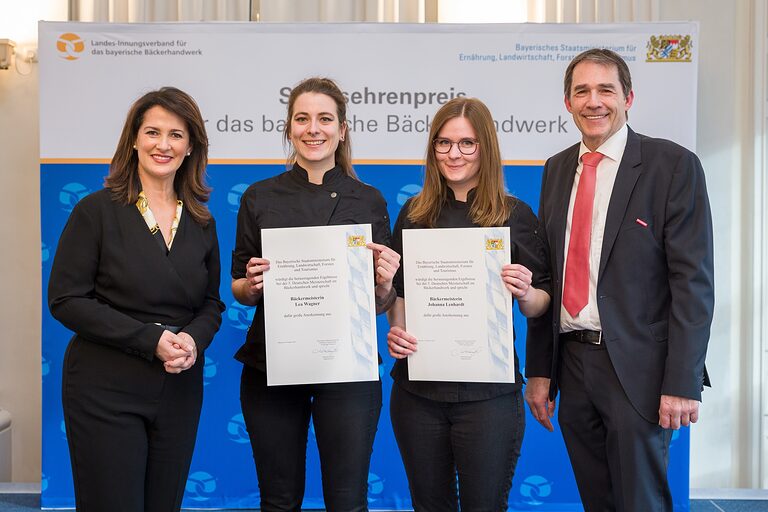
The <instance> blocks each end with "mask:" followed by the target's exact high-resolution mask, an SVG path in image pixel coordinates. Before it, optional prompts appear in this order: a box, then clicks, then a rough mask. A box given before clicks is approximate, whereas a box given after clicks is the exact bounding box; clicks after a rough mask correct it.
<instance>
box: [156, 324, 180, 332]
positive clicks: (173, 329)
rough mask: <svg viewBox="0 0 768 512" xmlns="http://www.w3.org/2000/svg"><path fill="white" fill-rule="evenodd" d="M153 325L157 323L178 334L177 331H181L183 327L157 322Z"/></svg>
mask: <svg viewBox="0 0 768 512" xmlns="http://www.w3.org/2000/svg"><path fill="white" fill-rule="evenodd" d="M155 325H159V326H160V327H162V328H163V329H165V330H166V331H171V332H172V333H173V334H179V332H181V330H182V329H183V327H179V326H178V325H168V324H158V323H156V324H155Z"/></svg>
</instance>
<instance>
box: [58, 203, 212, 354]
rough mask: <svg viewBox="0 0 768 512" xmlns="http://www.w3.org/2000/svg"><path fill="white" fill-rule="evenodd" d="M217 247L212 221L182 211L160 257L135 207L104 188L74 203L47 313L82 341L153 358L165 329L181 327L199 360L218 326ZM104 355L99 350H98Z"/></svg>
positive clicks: (60, 251) (62, 239)
mask: <svg viewBox="0 0 768 512" xmlns="http://www.w3.org/2000/svg"><path fill="white" fill-rule="evenodd" d="M219 280H220V263H219V244H218V239H217V237H216V225H215V223H214V221H213V220H211V222H210V223H209V224H208V225H207V226H205V227H203V226H201V225H200V224H198V223H196V222H195V221H194V220H193V219H192V217H191V216H190V215H189V212H187V211H185V212H184V214H183V215H182V216H181V219H180V222H179V227H178V230H177V232H176V236H175V238H174V241H173V245H172V246H171V250H170V252H169V253H168V254H167V255H166V254H165V251H163V248H162V247H160V245H159V244H158V242H157V240H156V239H155V238H154V237H153V235H152V234H151V233H150V231H149V228H147V224H146V223H145V222H144V219H143V218H142V216H141V214H140V213H139V210H138V208H136V205H133V204H130V205H122V204H118V203H116V202H114V201H112V199H111V198H110V195H109V191H108V190H106V189H102V190H100V191H98V192H95V193H93V194H91V195H89V196H88V197H85V198H83V199H82V200H81V201H80V202H79V203H78V204H77V206H75V208H74V210H73V211H72V214H71V215H70V217H69V219H68V220H67V225H66V226H65V227H64V231H63V232H62V234H61V238H60V239H59V245H58V248H57V250H56V257H55V259H54V262H53V268H52V270H51V277H50V282H49V286H48V303H49V306H50V309H51V314H53V316H54V317H55V318H56V319H57V320H59V321H60V322H61V323H62V324H64V326H65V327H67V328H68V329H71V330H72V331H75V333H77V336H78V337H80V338H82V339H83V340H87V341H89V342H92V343H96V344H99V345H102V346H108V347H112V348H114V349H117V350H119V351H122V352H123V353H125V354H129V355H131V356H134V357H135V356H138V357H140V358H143V359H144V360H148V361H152V360H153V358H154V352H155V347H156V346H157V342H158V340H159V339H160V335H161V334H162V332H163V328H162V327H160V326H159V325H156V324H155V323H156V322H157V323H162V324H168V325H174V326H179V327H182V328H183V329H182V330H183V331H185V332H187V333H188V334H189V335H190V336H192V338H194V340H195V343H196V344H197V348H198V351H199V354H198V359H202V357H203V355H202V351H203V350H205V348H206V347H207V346H208V345H209V344H210V342H211V340H212V339H213V335H214V334H215V333H216V331H217V330H218V328H219V325H220V324H221V312H222V311H223V309H224V305H223V303H222V302H221V300H219ZM101 353H103V352H101Z"/></svg>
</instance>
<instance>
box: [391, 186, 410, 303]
mask: <svg viewBox="0 0 768 512" xmlns="http://www.w3.org/2000/svg"><path fill="white" fill-rule="evenodd" d="M410 206H411V200H410V199H409V200H408V201H406V203H405V204H404V205H403V207H402V208H400V213H399V214H398V215H397V220H396V221H395V228H394V230H393V231H392V250H393V251H395V252H396V253H397V254H399V255H400V256H401V259H400V262H401V264H400V268H399V269H397V272H396V273H395V278H394V279H393V280H392V285H393V286H394V288H395V291H396V292H397V296H398V297H405V284H404V282H403V264H402V262H403V260H402V256H403V227H404V226H405V224H406V223H407V222H408V210H409V209H410Z"/></svg>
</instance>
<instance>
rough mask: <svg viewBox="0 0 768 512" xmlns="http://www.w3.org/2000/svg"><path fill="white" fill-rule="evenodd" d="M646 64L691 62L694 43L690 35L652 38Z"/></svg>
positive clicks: (649, 41) (648, 45) (649, 42)
mask: <svg viewBox="0 0 768 512" xmlns="http://www.w3.org/2000/svg"><path fill="white" fill-rule="evenodd" d="M646 48H647V49H648V53H647V54H646V59H645V61H646V62H691V59H692V58H693V52H692V50H693V41H692V40H691V36H689V35H685V36H683V35H676V36H651V38H650V39H649V40H648V44H647V46H646Z"/></svg>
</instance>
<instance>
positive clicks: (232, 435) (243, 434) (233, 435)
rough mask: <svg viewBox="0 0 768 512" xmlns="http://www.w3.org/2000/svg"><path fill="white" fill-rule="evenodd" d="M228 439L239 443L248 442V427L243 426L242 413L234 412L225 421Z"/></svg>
mask: <svg viewBox="0 0 768 512" xmlns="http://www.w3.org/2000/svg"><path fill="white" fill-rule="evenodd" d="M227 433H228V434H229V440H230V441H232V442H235V443H239V444H245V443H249V442H250V441H251V440H250V439H249V438H248V429H247V428H246V427H245V418H243V415H242V414H235V415H234V416H232V418H230V420H229V422H228V423H227Z"/></svg>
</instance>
